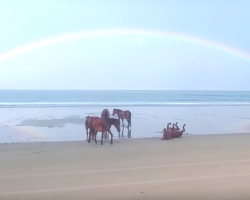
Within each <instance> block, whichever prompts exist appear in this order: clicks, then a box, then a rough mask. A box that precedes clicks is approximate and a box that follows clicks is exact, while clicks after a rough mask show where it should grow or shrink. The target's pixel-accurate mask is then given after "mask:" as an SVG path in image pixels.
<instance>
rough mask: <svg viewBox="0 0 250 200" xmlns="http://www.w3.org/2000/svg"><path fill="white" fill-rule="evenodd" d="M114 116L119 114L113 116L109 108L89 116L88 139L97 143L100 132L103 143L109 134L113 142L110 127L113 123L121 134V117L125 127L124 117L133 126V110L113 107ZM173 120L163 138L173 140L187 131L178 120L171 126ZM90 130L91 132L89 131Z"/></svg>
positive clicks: (111, 142) (87, 118) (86, 121)
mask: <svg viewBox="0 0 250 200" xmlns="http://www.w3.org/2000/svg"><path fill="white" fill-rule="evenodd" d="M112 115H113V116H115V115H117V117H118V119H116V118H111V117H110V112H109V110H108V109H104V110H103V111H102V113H101V117H95V116H87V117H86V120H85V128H86V135H87V141H88V143H90V140H91V138H92V140H95V143H97V140H96V135H97V133H98V132H101V133H102V137H101V144H102V145H103V137H104V135H106V138H107V137H108V134H110V135H111V141H110V144H113V133H112V132H111V130H110V128H111V126H112V125H113V126H114V127H115V128H116V130H117V132H118V133H119V134H120V130H121V129H120V127H121V125H120V119H121V120H122V124H123V128H124V121H123V120H124V119H126V120H127V122H128V128H129V127H131V112H130V111H129V110H125V111H123V110H120V109H113V113H112ZM170 125H171V122H169V123H168V125H167V128H164V129H163V138H162V140H172V139H174V138H180V137H181V136H182V134H183V133H184V132H185V126H186V124H184V125H183V129H182V130H180V128H179V127H178V122H176V123H173V126H172V127H170ZM88 130H89V132H88Z"/></svg>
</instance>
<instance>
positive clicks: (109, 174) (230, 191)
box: [0, 134, 250, 200]
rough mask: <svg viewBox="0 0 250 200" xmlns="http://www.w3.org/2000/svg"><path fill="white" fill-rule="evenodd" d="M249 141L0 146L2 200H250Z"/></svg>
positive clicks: (229, 137)
mask: <svg viewBox="0 0 250 200" xmlns="http://www.w3.org/2000/svg"><path fill="white" fill-rule="evenodd" d="M249 141H250V134H224V135H219V134H217V135H202V136H184V137H182V138H180V139H174V140H172V141H161V140H160V139H159V138H151V139H117V140H115V141H114V144H113V145H110V144H109V143H108V141H107V140H105V142H104V145H101V144H100V141H99V143H98V144H94V143H91V144H88V143H87V142H85V141H82V142H55V143H52V142H39V143H19V144H1V145H0V199H1V200H10V199H11V200H14V199H15V200H16V199H25V200H36V199H38V200H39V199H41V200H42V199H61V200H68V199H72V200H74V199H79V200H80V199H81V200H82V199H90V200H91V199H109V200H113V199H114V200H119V199H154V200H157V199H171V200H175V199H178V200H179V199H180V200H182V199H183V200H184V199H222V200H226V199H227V200H229V199H230V200H231V199H232V200H233V199H239V200H241V199H248V200H249V199H250V192H249V185H250V156H249V155H250V145H249Z"/></svg>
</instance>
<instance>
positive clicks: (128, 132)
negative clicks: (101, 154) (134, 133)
mask: <svg viewBox="0 0 250 200" xmlns="http://www.w3.org/2000/svg"><path fill="white" fill-rule="evenodd" d="M121 132H122V133H121V134H120V133H119V135H118V138H131V129H130V128H127V137H124V135H123V133H124V126H122V131H121Z"/></svg>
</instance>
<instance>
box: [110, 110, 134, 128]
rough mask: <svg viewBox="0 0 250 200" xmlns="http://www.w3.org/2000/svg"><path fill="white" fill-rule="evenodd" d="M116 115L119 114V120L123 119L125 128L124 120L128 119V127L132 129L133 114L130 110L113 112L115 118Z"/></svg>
mask: <svg viewBox="0 0 250 200" xmlns="http://www.w3.org/2000/svg"><path fill="white" fill-rule="evenodd" d="M115 114H117V116H118V119H119V120H120V119H122V124H123V126H124V123H123V119H126V120H127V121H128V127H129V126H130V127H131V112H130V111H129V110H125V111H123V110H119V109H114V110H113V116H115Z"/></svg>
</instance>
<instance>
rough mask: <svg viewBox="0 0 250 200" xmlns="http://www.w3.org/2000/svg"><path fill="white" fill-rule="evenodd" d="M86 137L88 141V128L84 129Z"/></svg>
mask: <svg viewBox="0 0 250 200" xmlns="http://www.w3.org/2000/svg"><path fill="white" fill-rule="evenodd" d="M86 136H87V139H86V141H88V138H89V133H88V128H86Z"/></svg>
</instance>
